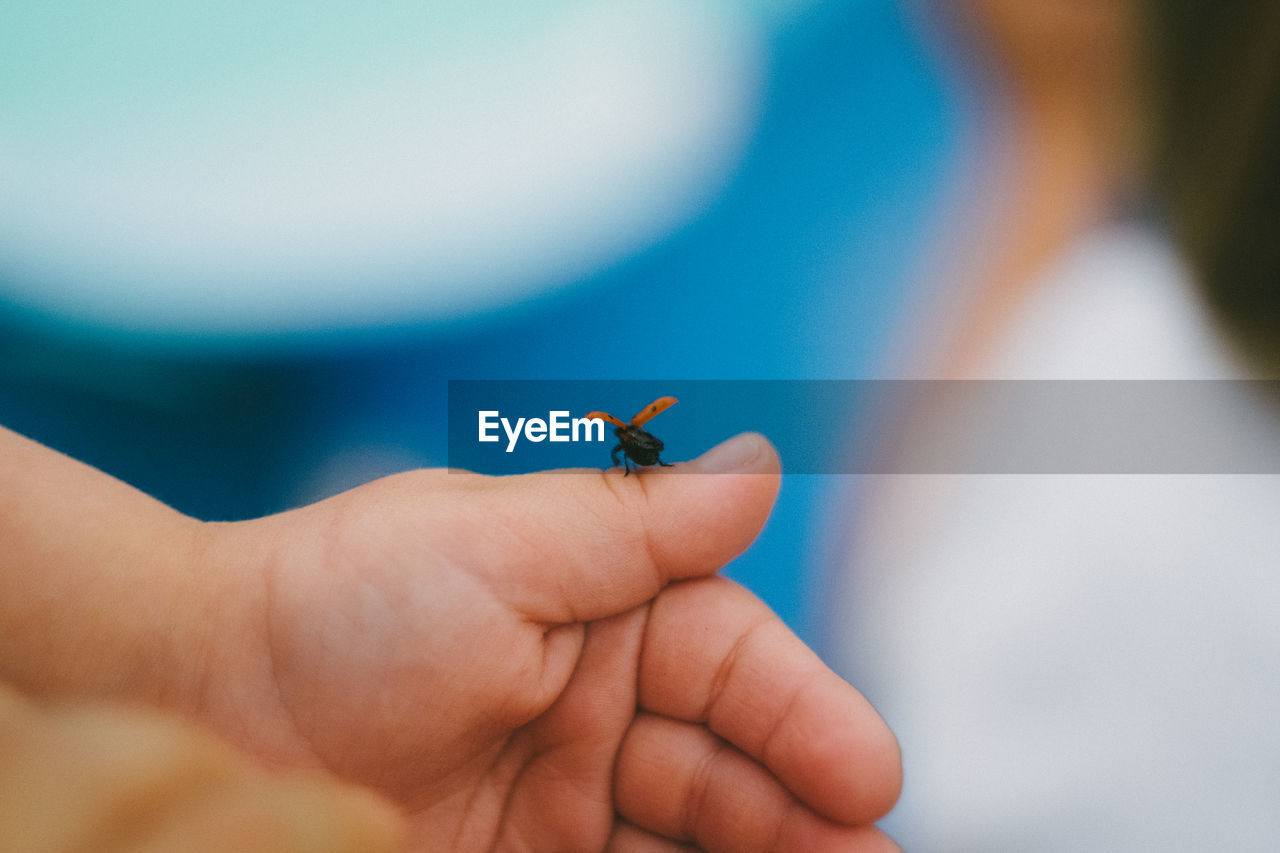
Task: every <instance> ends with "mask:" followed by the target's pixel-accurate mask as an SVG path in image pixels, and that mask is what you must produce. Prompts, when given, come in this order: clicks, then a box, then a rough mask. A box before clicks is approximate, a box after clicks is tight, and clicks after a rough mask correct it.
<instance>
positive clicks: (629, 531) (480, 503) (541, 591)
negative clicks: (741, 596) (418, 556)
mask: <svg viewBox="0 0 1280 853" xmlns="http://www.w3.org/2000/svg"><path fill="white" fill-rule="evenodd" d="M476 479H477V480H478V481H479V483H480V484H479V485H478V486H477V485H475V484H474V483H473V484H471V485H468V486H467V487H466V489H465V492H466V493H470V495H469V496H470V497H471V498H472V499H473V500H474V501H475V502H474V503H471V502H470V501H469V500H467V498H466V497H463V496H461V495H456V494H455V496H454V497H455V499H456V500H455V503H454V507H455V508H456V509H459V510H463V511H464V512H465V508H464V505H466V504H470V507H471V508H472V509H473V510H480V511H481V512H482V514H483V517H484V520H485V527H486V528H487V531H486V535H485V536H484V540H486V542H487V544H486V545H485V548H484V559H483V560H482V561H480V563H481V564H480V565H476V564H475V563H474V562H472V563H471V564H472V565H473V566H474V569H475V571H476V572H478V573H481V574H483V575H485V576H486V580H488V581H489V582H490V583H491V588H494V589H499V590H503V591H504V594H505V595H506V597H507V601H508V604H510V605H511V606H513V607H515V608H516V609H517V610H519V611H521V612H522V613H523V614H525V615H526V616H527V617H528V618H530V619H533V620H535V621H539V622H547V623H567V622H582V621H589V620H593V619H600V618H604V617H606V616H610V615H613V614H615V613H621V612H624V611H626V610H630V609H631V608H633V607H636V606H638V605H640V604H643V603H644V602H646V601H648V600H649V599H651V598H653V597H654V596H655V595H657V594H658V592H659V591H660V590H661V589H662V588H663V587H664V586H665V585H666V584H667V583H669V582H671V581H674V580H681V579H684V578H692V577H698V576H700V575H708V574H712V573H714V572H715V571H716V570H717V569H719V568H720V567H722V566H723V565H724V564H725V563H727V562H729V561H730V560H732V559H733V558H734V557H736V556H737V555H738V554H740V553H742V551H744V550H746V548H747V546H748V545H750V544H751V542H752V540H754V539H755V537H756V535H757V534H758V533H759V532H760V529H761V528H762V527H763V526H764V522H765V519H767V518H768V516H769V510H770V509H771V508H772V507H773V502H774V499H775V498H776V497H777V493H778V484H779V480H780V465H779V462H778V454H777V452H776V451H775V450H774V449H773V446H772V445H771V444H770V443H769V441H768V440H767V439H766V438H765V437H764V436H762V435H759V434H758V433H743V434H741V435H738V436H735V437H734V438H731V439H729V440H728V441H726V442H724V443H722V444H719V445H717V446H716V447H713V448H712V449H711V450H709V451H707V452H706V453H704V454H703V455H702V456H700V457H698V458H697V459H694V460H693V461H691V462H683V463H677V464H676V465H675V466H673V467H671V468H657V469H652V468H651V469H646V470H645V471H643V472H638V473H636V474H633V475H631V476H623V474H622V473H621V472H620V471H618V470H617V469H616V468H615V469H610V470H608V471H605V472H598V471H581V472H568V471H552V472H539V473H535V474H524V475H519V476H514V477H496V478H491V477H485V478H479V477H477V478H476ZM467 514H468V515H472V513H467ZM473 517H474V516H473ZM451 539H452V540H453V541H454V542H457V543H460V545H462V546H463V547H466V546H465V543H464V542H463V540H462V539H460V538H458V537H451ZM472 541H474V540H472ZM457 556H458V557H459V558H461V557H462V555H457ZM473 556H474V555H473ZM459 562H464V560H462V559H460V560H459ZM466 562H471V561H466Z"/></svg>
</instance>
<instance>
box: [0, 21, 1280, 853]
mask: <svg viewBox="0 0 1280 853" xmlns="http://www.w3.org/2000/svg"><path fill="white" fill-rule="evenodd" d="M10 5H11V6H13V4H10ZM1144 92H1145V96H1144V94H1143V93H1144ZM1278 146H1280V6H1276V5H1274V4H1263V3H1254V2H1251V1H1250V0H1233V2H1228V3H1223V4H1214V6H1213V9H1212V11H1211V12H1210V11H1206V7H1205V5H1204V4H1197V3H1194V2H1192V1H1191V0H1158V2H1156V0H1152V2H1148V3H1143V2H1139V0H1091V1H1090V2H1082V0H1042V1H1041V0H1037V2H1029V0H962V1H961V2H940V0H737V2H729V0H701V2H675V0H653V1H652V2H641V1H640V0H632V2H590V3H588V2H580V0H537V2H521V3H515V2H506V0H478V1H477V0H472V2H468V3H465V4H464V3H435V4H408V3H388V4H382V5H380V6H378V7H376V8H373V7H368V6H367V5H366V6H356V5H354V4H351V5H346V4H339V3H327V4H324V3H322V4H308V5H305V6H304V5H303V4H295V3H291V2H288V0H278V2H272V3H260V2H259V3H230V4H228V3H220V4H216V5H214V4H194V5H193V4H184V5H180V6H174V5H172V4H161V3H155V2H145V0H134V2H125V3H114V4H110V5H109V6H105V7H104V6H102V5H101V4H90V3H84V2H49V3H42V4H27V5H26V6H25V7H22V8H17V7H15V8H9V9H6V11H5V14H4V26H3V27H2V28H0V423H3V424H5V425H6V426H9V427H11V428H13V429H16V430H18V431H19V432H23V433H25V434H27V435H29V436H31V437H33V438H36V439H38V440H40V441H42V442H45V443H47V444H49V445H51V446H53V447H56V448H58V449H60V450H63V451H65V452H67V453H69V454H71V455H73V456H76V457H78V458H80V459H83V460H85V461H87V462H89V463H91V464H94V465H96V466H98V467H100V468H102V469H103V470H105V471H107V472H109V473H111V474H114V475H116V476H117V477H120V478H122V479H124V480H126V481H128V482H130V483H132V484H134V485H136V486H138V487H139V488H141V489H143V490H145V491H147V492H149V493H151V494H154V495H156V496H157V497H159V498H160V499H162V500H164V501H166V502H168V503H170V504H172V505H173V506H175V507H177V508H178V509H180V510H182V511H184V512H187V513H190V514H193V515H195V516H197V517H200V518H206V519H238V518H247V517H253V516H258V515H262V514H265V513H270V512H275V511H278V510H282V509H285V508H288V507H292V506H297V505H299V504H303V503H306V502H310V501H313V500H317V499H319V498H322V497H325V496H327V495H330V494H333V493H335V492H337V491H340V490H342V489H345V488H347V487H350V486H353V485H355V484H358V483H360V482H363V481H366V480H369V479H372V478H373V477H376V476H379V475H382V474H386V473H390V472H393V471H398V470H403V469H406V468H411V467H415V466H429V465H440V464H443V463H444V462H445V460H446V437H447V417H446V389H447V382H448V380H450V379H498V380H519V379H539V380H642V381H645V382H653V383H655V384H657V385H660V383H661V382H662V381H664V380H666V381H670V382H672V383H674V382H676V381H677V380H723V379H785V380H794V379H803V380H813V379H867V378H930V379H965V378H987V379H992V378H995V379H1019V380H1054V381H1057V380H1072V379H1089V380H1097V379H1129V380H1135V379H1136V380H1150V381H1166V380H1187V379H1196V380H1205V379H1208V380H1234V379H1239V378H1242V377H1246V376H1264V377H1270V378H1274V377H1276V376H1278V375H1280V353H1277V342H1278V341H1280V293H1278V291H1277V288H1276V284H1275V283H1276V281H1277V280H1280V278H1278V277H1277V270H1280V254H1277V253H1278V252H1280V240H1276V233H1277V229H1280V192H1277V187H1280V174H1277V172H1280V168H1278V167H1277V164H1280V159H1278V158H1276V157H1275V155H1274V152H1275V151H1277V150H1280V147H1278ZM1244 385H1245V383H1239V384H1238V385H1232V384H1230V383H1228V384H1226V385H1223V386H1220V387H1223V388H1226V389H1228V390H1227V391H1224V392H1223V394H1222V397H1221V398H1220V399H1221V400H1222V401H1223V402H1222V406H1223V411H1221V412H1216V413H1215V415H1216V416H1218V417H1220V418H1223V419H1225V420H1226V421H1230V422H1233V423H1236V424H1239V425H1242V426H1243V427H1244V428H1245V429H1246V430H1247V431H1249V433H1250V434H1251V435H1260V436H1264V437H1266V436H1270V437H1272V438H1274V437H1275V436H1277V435H1280V426H1278V423H1277V418H1276V412H1275V409H1274V406H1273V402H1274V401H1259V400H1256V399H1250V398H1249V397H1248V393H1246V391H1241V392H1240V393H1239V394H1236V393H1235V389H1237V388H1238V387H1242V386H1244ZM1246 390H1247V389H1246ZM659 393H664V394H665V393H668V391H667V390H665V389H663V388H659V389H658V390H656V391H654V392H653V393H652V394H649V393H648V392H646V396H645V397H644V398H643V399H637V400H634V401H632V402H631V403H629V404H624V405H630V406H631V407H632V408H630V409H626V408H623V409H622V411H615V414H618V415H622V416H624V417H625V416H629V414H630V413H631V412H632V411H635V410H637V409H639V408H640V407H641V406H643V405H644V404H646V403H647V402H648V401H649V399H651V398H652V396H656V395H657V394H659ZM691 402H692V401H682V403H681V406H682V407H684V406H686V405H689V404H691ZM608 405H609V406H613V405H614V404H613V403H609V404H608ZM890 414H891V416H897V417H900V418H908V419H910V418H914V419H915V420H916V422H917V423H918V422H920V421H921V420H926V421H927V418H928V417H929V414H930V413H929V412H927V411H909V412H905V413H904V412H897V413H890ZM664 417H668V416H664ZM905 422H906V421H902V422H899V423H898V424H895V423H894V422H893V421H892V417H891V418H890V420H889V422H888V423H887V425H886V424H879V425H878V427H879V428H880V429H882V430H883V434H884V435H886V436H888V438H889V439H890V441H889V442H888V444H887V447H885V448H883V449H882V450H883V452H885V453H888V454H890V455H892V454H893V453H894V452H904V451H909V450H910V447H909V446H903V445H909V443H910V438H909V431H907V430H899V429H895V427H896V426H901V425H902V423H905ZM850 426H851V425H849V424H814V423H812V422H810V421H809V420H808V419H806V418H805V417H803V413H797V416H796V417H794V418H790V419H786V420H784V422H783V423H782V424H781V425H780V426H779V427H778V430H779V432H778V433H777V434H775V435H773V436H772V437H773V438H774V439H775V440H778V441H779V442H781V443H787V442H790V443H796V444H805V445H807V446H812V445H813V444H814V441H813V437H812V436H813V433H814V432H815V431H820V433H821V434H822V436H824V440H825V442H826V445H825V446H826V450H825V452H828V453H830V454H831V458H832V459H833V460H835V459H840V458H842V455H843V454H846V453H848V452H849V446H848V445H849V444H850V442H848V441H846V440H844V438H843V437H844V436H846V435H848V433H849V429H850ZM870 426H871V425H867V424H862V423H857V424H853V425H852V429H854V430H856V431H858V432H859V433H861V432H862V431H863V430H864V429H869V428H870ZM735 431H736V426H735V424H733V423H725V424H724V425H723V433H724V436H726V437H727V436H728V435H730V434H732V433H733V432H735ZM894 439H897V441H898V444H897V445H895V444H894ZM704 449H706V448H704V447H675V446H670V447H669V448H668V450H669V454H668V455H669V458H673V459H675V458H685V457H690V456H693V455H695V454H697V453H699V452H701V451H702V450H704ZM598 456H600V457H602V456H603V453H602V452H599V448H595V449H593V450H592V451H591V457H590V458H584V459H583V460H582V461H581V464H583V465H591V464H601V463H602V462H603V461H604V460H603V459H602V458H597V457H598ZM783 464H784V468H785V466H786V459H784V460H783ZM818 468H820V466H818V465H815V466H814V470H816V469H818ZM824 470H862V469H858V468H856V467H851V466H846V465H842V464H840V463H838V462H833V463H832V464H831V465H830V467H829V468H826V469H824ZM1278 516H1280V478H1277V477H1275V476H1274V475H1272V476H1264V475H1249V476H1234V477H1233V476H1220V475H1205V476H1181V477H1179V476H1172V475H1153V476H1134V477H1120V476H1112V475H1098V476H1071V477H1033V476H1024V475H1011V476H1005V477H995V476H970V477H909V476H897V477H869V476H862V477H854V476H848V477H837V476H830V475H806V474H795V473H792V474H787V475H785V476H784V479H783V486H782V491H781V495H780V498H779V502H778V505H777V508H776V511H775V513H774V515H773V517H772V518H771V519H770V522H769V524H768V526H767V528H766V529H765V531H764V533H763V535H762V537H761V539H760V540H759V541H758V543H757V544H756V546H755V547H753V548H752V549H751V551H750V552H749V553H747V554H746V555H745V556H744V557H743V558H742V559H740V560H739V561H737V562H736V563H735V564H734V565H732V566H731V567H730V570H729V572H730V574H731V575H732V576H734V577H736V578H737V579H739V580H740V581H742V582H743V583H745V584H746V585H748V586H749V587H751V588H752V589H754V590H755V591H756V592H757V593H758V594H760V595H761V596H762V597H763V598H764V599H765V600H766V601H767V602H768V603H769V604H770V605H772V606H773V607H774V609H775V610H777V611H778V612H779V613H780V614H781V615H782V617H783V618H784V619H785V620H787V622H788V623H790V624H791V625H792V627H793V628H795V629H796V630H797V631H798V633H800V635H801V636H802V637H803V638H805V639H806V640H808V641H809V642H810V643H811V644H813V645H815V646H816V647H817V648H818V649H819V650H820V651H821V652H822V653H823V654H824V656H825V657H826V658H827V659H828V660H829V661H831V662H832V663H833V664H834V665H835V666H837V668H838V669H839V670H840V671H841V672H842V673H843V674H845V675H846V676H848V677H850V678H851V680H853V681H854V683H855V684H856V685H857V686H858V688H859V689H860V690H862V691H863V692H864V693H865V694H866V695H867V696H868V697H869V698H870V699H871V700H872V702H873V703H874V704H875V705H876V706H877V708H879V709H880V710H881V712H882V713H883V714H884V715H885V717H886V719H887V720H888V721H889V723H890V725H891V727H893V728H894V730H895V732H896V733H897V734H898V736H899V739H900V741H901V742H902V745H903V749H904V761H905V770H906V785H905V788H904V794H903V799H902V801H901V804H900V806H899V807H898V809H897V810H895V812H894V813H893V815H892V816H891V817H890V818H889V820H888V821H887V822H886V825H887V826H888V828H889V829H890V830H891V831H892V832H893V834H894V835H895V836H896V837H898V838H899V839H900V840H901V841H902V842H903V843H904V844H905V846H906V847H907V848H908V849H918V850H946V851H952V853H953V852H954V851H964V850H973V851H983V852H984V853H986V851H992V850H1010V851H1020V853H1021V851H1028V850H1075V849H1079V850H1090V851H1096V850H1125V851H1127V850H1134V849H1159V850H1175V849H1186V850H1203V849H1233V850H1243V849H1257V850H1265V849H1270V848H1271V847H1273V846H1274V840H1275V838H1276V837H1277V835H1280V817H1277V815H1278V814H1280V813H1278V812H1276V810H1275V808H1274V803H1275V801H1276V799H1277V797H1280V786H1278V785H1277V781H1276V780H1277V779H1280V731H1278V730H1277V729H1276V727H1275V725H1274V720H1275V719H1276V715H1277V713H1280V693H1278V692H1277V690H1278V688H1277V687H1276V685H1280V678H1277V677H1276V676H1277V675H1278V673H1277V672H1276V661H1277V660H1280V627H1278V626H1280V620H1277V619H1276V618H1275V614H1276V613H1277V612H1280V576H1278V575H1277V573H1276V571H1275V567H1276V554H1280V525H1276V524H1275V518H1276V517H1278Z"/></svg>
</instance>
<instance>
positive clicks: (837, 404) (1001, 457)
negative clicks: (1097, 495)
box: [449, 380, 1280, 474]
mask: <svg viewBox="0 0 1280 853" xmlns="http://www.w3.org/2000/svg"><path fill="white" fill-rule="evenodd" d="M668 395H669V396H674V397H677V398H678V399H679V403H677V404H676V405H673V406H671V407H670V408H669V409H666V410H665V411H663V413H662V414H660V415H657V416H656V417H654V418H653V419H652V420H651V421H648V422H647V423H646V424H645V429H646V430H648V431H650V432H651V433H652V434H653V435H655V436H657V437H659V438H660V439H661V440H662V442H663V443H664V450H663V455H662V459H663V461H668V462H677V461H680V460H683V459H689V458H692V457H694V456H696V455H698V454H699V453H701V452H702V451H704V450H706V449H707V448H709V447H711V446H712V445H714V444H716V443H717V442H719V441H721V440H723V439H725V438H727V437H729V436H730V435H733V434H734V433H737V432H741V431H744V430H756V431H759V432H762V433H764V434H765V435H767V436H768V437H769V438H770V439H771V440H772V441H773V442H774V444H776V445H777V446H778V449H779V452H780V453H781V455H782V460H783V467H784V470H786V471H788V472H791V473H804V474H1277V473H1280V380H1186V381H1127V380H1122V381H1013V380H999V381H995V380H993V381H909V380H901V381H898V380H884V381H853V380H850V381H839V380H832V381H822V380H813V381H780V380H760V381H754V380H748V381H715V380H673V381H620V382H610V381H595V380H573V381H564V382H556V381H541V380H540V381H520V380H517V381H453V382H450V383H449V464H450V466H451V467H455V468H465V469H468V470H473V471H479V472H482V473H491V474H507V473H520V472H526V471H534V470H546V469H558V468H575V467H596V468H601V467H608V466H609V464H610V453H609V451H610V449H611V448H613V447H614V446H615V445H616V444H617V439H616V438H615V437H614V435H613V429H614V427H613V426H609V427H608V428H607V429H606V430H604V431H603V432H602V434H596V435H592V436H591V437H590V440H585V438H584V435H583V434H581V433H580V434H578V435H576V436H574V435H573V434H572V433H571V431H570V430H569V427H568V426H567V425H566V426H565V427H564V428H563V429H561V430H560V431H559V432H556V430H555V429H554V428H552V429H535V430H533V431H532V432H530V431H528V430H527V429H526V428H521V429H520V430H515V431H514V432H513V430H512V428H513V427H514V426H515V425H516V424H517V423H519V422H520V420H521V419H524V423H525V425H526V426H527V425H528V424H530V422H533V421H538V422H541V423H542V424H543V426H544V427H546V426H548V425H549V424H552V423H553V422H560V423H564V424H569V423H570V422H571V421H572V420H573V419H577V418H580V417H581V416H583V415H585V414H586V413H587V412H589V411H605V412H610V413H612V414H613V415H614V416H615V417H617V418H618V419H619V420H621V421H623V422H627V421H629V420H630V419H631V417H632V416H633V415H634V414H636V413H637V412H639V411H640V410H641V409H642V408H643V407H644V406H646V405H648V404H649V403H650V402H651V401H652V400H655V399H657V398H660V397H663V396H668ZM485 413H487V414H485ZM557 413H559V414H557ZM504 418H505V419H507V426H506V427H505V428H504V427H502V426H501V423H502V419H504ZM486 423H487V424H488V431H487V432H486V430H485V424H486ZM552 434H554V435H556V436H557V437H556V438H554V439H553V438H552V437H551V435H552ZM513 437H514V440H512V438H513ZM672 470H675V471H678V470H679V468H678V467H677V468H675V469H672Z"/></svg>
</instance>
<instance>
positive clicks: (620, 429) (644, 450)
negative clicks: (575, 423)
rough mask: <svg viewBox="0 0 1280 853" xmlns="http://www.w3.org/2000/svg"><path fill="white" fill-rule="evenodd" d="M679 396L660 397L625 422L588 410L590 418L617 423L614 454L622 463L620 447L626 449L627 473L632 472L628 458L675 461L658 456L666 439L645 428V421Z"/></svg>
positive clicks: (659, 462)
mask: <svg viewBox="0 0 1280 853" xmlns="http://www.w3.org/2000/svg"><path fill="white" fill-rule="evenodd" d="M675 403H676V398H675V397H659V398H658V399H656V400H654V401H653V402H652V403H650V404H649V405H647V406H645V407H644V408H643V409H641V410H640V411H639V413H637V414H636V416H635V417H634V418H632V419H631V423H629V424H624V423H623V422H622V421H620V420H618V419H617V418H615V417H614V416H613V415H610V414H607V413H605V412H588V413H587V415H586V416H587V417H588V418H599V419H601V420H604V421H608V422H609V423H611V424H613V425H614V430H613V434H614V435H616V436H617V437H618V446H617V447H615V448H614V449H613V451H612V453H611V454H610V455H611V457H612V459H613V464H614V465H617V464H618V451H622V464H623V467H625V468H626V469H627V470H626V474H623V475H622V476H624V477H625V476H627V474H630V473H631V465H629V464H628V462H627V460H628V459H630V460H631V461H632V462H634V463H636V464H637V465H661V466H662V467H664V468H670V467H671V464H670V463H668V462H663V461H662V460H661V459H659V458H658V454H659V453H661V452H662V440H661V439H659V438H657V437H655V436H653V435H651V434H650V433H649V432H647V431H646V430H645V429H644V426H643V425H644V423H645V422H646V421H648V420H649V419H650V418H652V417H653V416H654V415H656V414H658V413H659V412H661V411H664V410H665V409H668V408H670V407H671V406H673V405H675Z"/></svg>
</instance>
